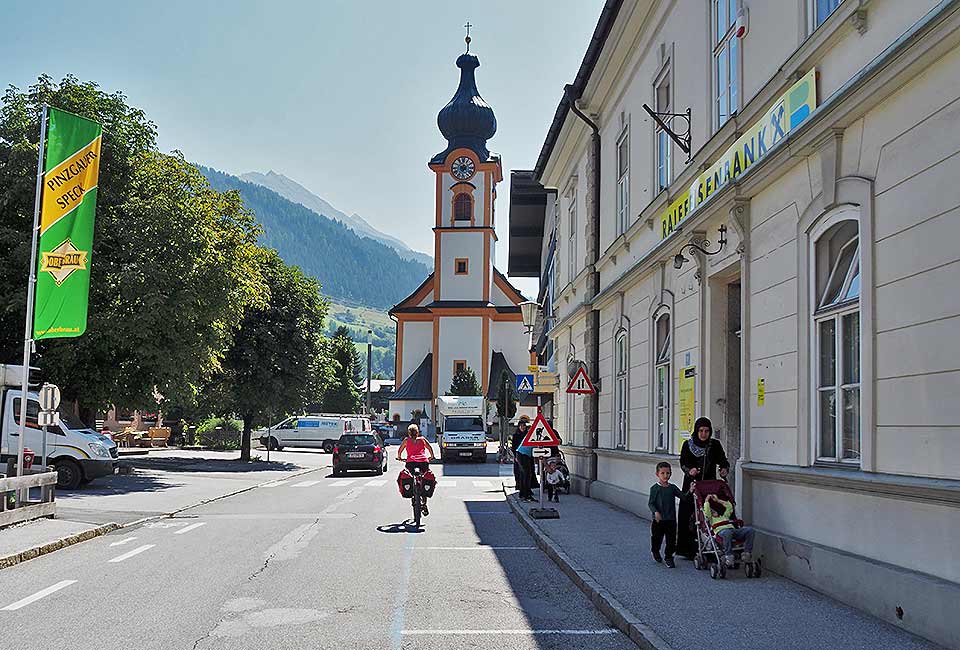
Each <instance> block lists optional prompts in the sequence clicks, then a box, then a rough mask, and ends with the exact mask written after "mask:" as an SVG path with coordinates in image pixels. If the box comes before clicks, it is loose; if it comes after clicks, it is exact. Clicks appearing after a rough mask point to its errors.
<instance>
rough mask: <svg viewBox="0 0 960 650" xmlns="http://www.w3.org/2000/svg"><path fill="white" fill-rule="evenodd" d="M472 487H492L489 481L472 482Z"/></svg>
mask: <svg viewBox="0 0 960 650" xmlns="http://www.w3.org/2000/svg"><path fill="white" fill-rule="evenodd" d="M473 487H476V488H488V487H493V483H491V482H490V481H474V482H473Z"/></svg>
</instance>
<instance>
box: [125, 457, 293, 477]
mask: <svg viewBox="0 0 960 650" xmlns="http://www.w3.org/2000/svg"><path fill="white" fill-rule="evenodd" d="M124 465H127V466H129V467H133V468H135V469H149V470H159V471H164V470H166V471H170V472H214V473H217V472H229V473H244V474H246V473H251V472H289V471H293V470H297V469H307V468H305V467H303V466H301V465H295V464H294V463H287V462H276V461H272V462H269V463H268V462H266V461H256V460H255V461H249V462H244V461H241V460H228V459H224V458H136V459H133V458H130V459H126V460H124Z"/></svg>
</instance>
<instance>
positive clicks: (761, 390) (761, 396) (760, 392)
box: [757, 377, 767, 406]
mask: <svg viewBox="0 0 960 650" xmlns="http://www.w3.org/2000/svg"><path fill="white" fill-rule="evenodd" d="M766 399H767V387H766V383H765V382H764V380H763V378H762V377H761V378H760V379H758V380H757V406H763V403H764V402H765V401H766Z"/></svg>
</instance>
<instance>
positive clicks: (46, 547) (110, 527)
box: [0, 467, 323, 570]
mask: <svg viewBox="0 0 960 650" xmlns="http://www.w3.org/2000/svg"><path fill="white" fill-rule="evenodd" d="M317 469H323V468H319V467H314V468H311V469H306V470H303V471H302V472H297V473H296V474H291V475H290V477H289V478H295V477H297V476H301V475H302V474H308V473H310V472H313V471H316V470H317ZM277 480H279V479H271V480H269V481H264V482H263V483H257V484H256V485H251V486H248V487H245V488H243V489H240V490H236V491H234V492H230V493H228V494H221V495H220V496H217V497H213V498H211V499H205V500H203V501H199V502H197V503H194V504H193V505H189V506H185V507H183V508H180V509H179V510H174V511H173V512H167V513H162V514H158V515H152V516H150V517H143V518H142V519H137V520H136V521H131V522H128V523H125V524H118V523H116V522H113V521H111V522H110V523H108V524H104V525H102V526H97V527H96V528H90V529H88V530H84V531H81V532H79V533H74V534H73V535H68V536H67V537H61V538H60V539H57V540H54V541H52V542H48V543H46V544H42V545H40V546H34V547H33V548H29V549H27V550H25V551H20V552H19V553H14V554H12V555H7V556H5V557H0V570H3V569H8V568H10V567H12V566H16V565H17V564H20V563H21V562H26V561H27V560H32V559H34V558H37V557H40V556H41V555H47V554H48V553H53V552H54V551H59V550H60V549H62V548H66V547H68V546H73V545H74V544H79V543H80V542H85V541H87V540H89V539H93V538H94V537H100V536H101V535H106V534H107V533H112V532H113V531H115V530H120V529H122V528H129V527H131V526H138V525H140V524H145V523H147V522H148V521H156V520H158V519H166V518H169V517H173V516H174V515H177V514H179V513H181V512H183V511H184V510H190V509H191V508H196V507H198V506H202V505H205V504H207V503H211V502H213V501H219V500H220V499H226V498H227V497H232V496H235V495H237V494H242V493H244V492H249V491H250V490H255V489H256V488H258V487H260V486H262V485H266V484H267V483H273V482H274V481H277Z"/></svg>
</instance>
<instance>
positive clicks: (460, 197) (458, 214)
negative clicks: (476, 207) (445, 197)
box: [453, 192, 473, 221]
mask: <svg viewBox="0 0 960 650" xmlns="http://www.w3.org/2000/svg"><path fill="white" fill-rule="evenodd" d="M472 218H473V198H472V197H471V196H470V195H469V194H467V193H465V192H464V193H460V194H457V195H456V196H455V197H454V198H453V220H454V221H470V220H471V219H472Z"/></svg>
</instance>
